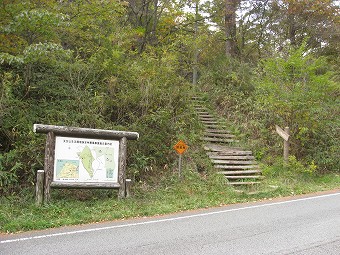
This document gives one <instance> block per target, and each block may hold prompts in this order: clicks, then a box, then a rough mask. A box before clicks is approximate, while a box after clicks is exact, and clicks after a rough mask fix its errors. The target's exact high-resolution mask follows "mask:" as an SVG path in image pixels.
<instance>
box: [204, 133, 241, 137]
mask: <svg viewBox="0 0 340 255" xmlns="http://www.w3.org/2000/svg"><path fill="white" fill-rule="evenodd" d="M204 136H208V137H225V138H232V137H235V135H232V134H229V133H228V134H218V133H208V132H206V133H204Z"/></svg>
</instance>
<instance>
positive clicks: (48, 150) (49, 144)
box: [44, 132, 55, 203]
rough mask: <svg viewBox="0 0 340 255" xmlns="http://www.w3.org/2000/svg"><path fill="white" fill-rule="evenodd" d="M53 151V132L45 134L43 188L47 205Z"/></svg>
mask: <svg viewBox="0 0 340 255" xmlns="http://www.w3.org/2000/svg"><path fill="white" fill-rule="evenodd" d="M54 149H55V135H54V133H53V132H48V133H47V138H46V147H45V162H44V170H45V185H44V186H45V187H44V203H48V202H49V201H50V199H51V194H50V190H51V182H52V179H53V170H54Z"/></svg>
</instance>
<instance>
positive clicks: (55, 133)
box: [33, 124, 139, 203]
mask: <svg viewBox="0 0 340 255" xmlns="http://www.w3.org/2000/svg"><path fill="white" fill-rule="evenodd" d="M33 131H34V132H35V133H44V134H47V137H46V145H45V161H44V183H43V198H37V201H38V202H37V203H39V202H40V201H42V200H43V201H44V202H45V203H47V202H49V201H50V199H51V195H50V190H51V188H81V189H84V188H85V189H92V188H93V189H119V191H118V197H119V198H124V197H126V196H127V195H128V193H129V192H127V191H126V186H127V185H126V149H127V140H137V139H138V138H139V134H138V133H136V132H127V131H115V130H103V129H90V128H77V127H66V126H53V125H43V124H34V126H33ZM57 137H63V138H69V139H74V141H76V142H79V140H80V139H82V138H83V139H88V140H91V139H103V140H105V141H106V140H107V141H111V142H116V143H117V141H119V152H118V170H117V171H118V172H117V174H118V176H117V178H115V179H114V178H113V181H107V182H106V181H100V182H96V181H93V182H92V181H75V182H73V181H72V180H71V181H70V180H67V181H62V180H61V181H60V180H58V181H56V180H55V178H54V177H55V176H54V170H55V160H56V158H55V154H56V151H55V150H56V138H57ZM72 141H73V140H72ZM86 141H87V140H85V143H86ZM87 143H92V142H88V141H87ZM39 173H40V174H42V172H41V171H40V172H39V171H38V174H39ZM41 179H42V178H41V177H39V180H41ZM71 179H72V178H71ZM40 182H41V181H40ZM39 186H40V185H39ZM37 187H38V177H37ZM37 189H38V188H37ZM38 193H40V194H41V193H42V192H41V190H40V191H39V192H38V191H37V194H38Z"/></svg>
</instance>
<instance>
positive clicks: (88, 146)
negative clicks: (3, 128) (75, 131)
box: [53, 136, 119, 182]
mask: <svg viewBox="0 0 340 255" xmlns="http://www.w3.org/2000/svg"><path fill="white" fill-rule="evenodd" d="M118 157H119V141H115V140H104V139H89V138H73V137H64V136H57V137H56V143H55V160H54V175H53V181H55V182H118Z"/></svg>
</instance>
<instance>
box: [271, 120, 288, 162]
mask: <svg viewBox="0 0 340 255" xmlns="http://www.w3.org/2000/svg"><path fill="white" fill-rule="evenodd" d="M275 129H276V132H277V133H278V134H279V136H281V137H282V139H283V140H284V142H283V159H284V162H285V163H288V159H289V137H290V135H289V127H285V129H284V130H282V129H281V128H280V127H279V126H278V125H275Z"/></svg>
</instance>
